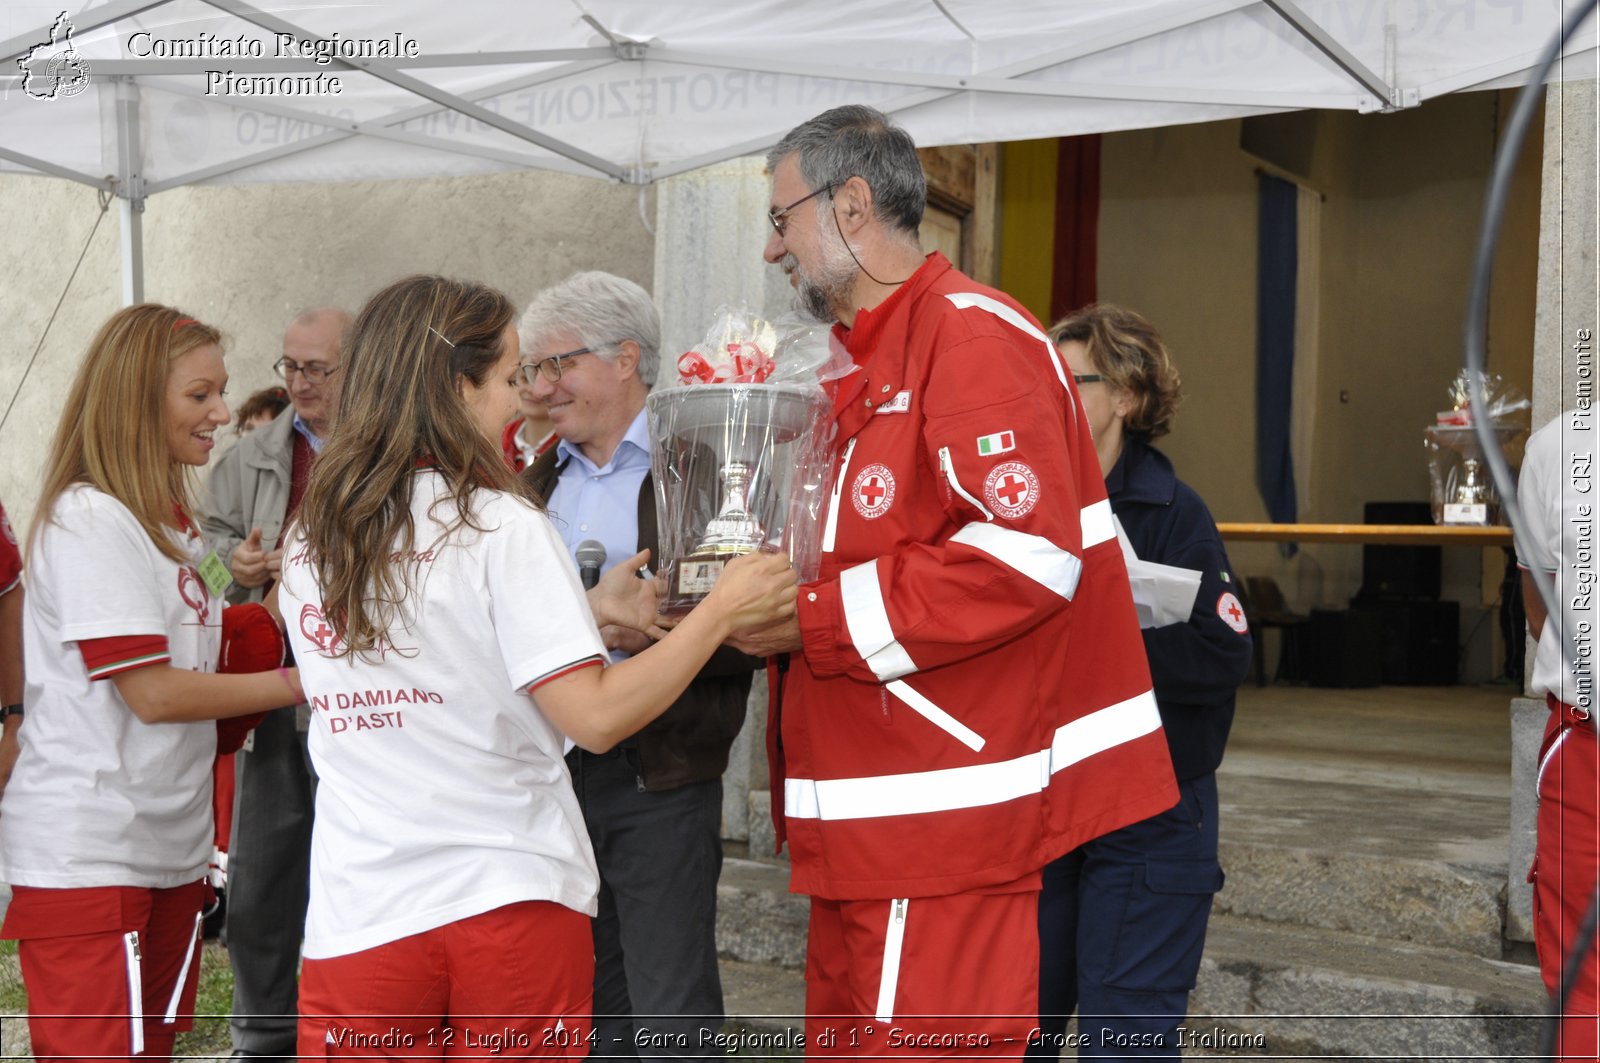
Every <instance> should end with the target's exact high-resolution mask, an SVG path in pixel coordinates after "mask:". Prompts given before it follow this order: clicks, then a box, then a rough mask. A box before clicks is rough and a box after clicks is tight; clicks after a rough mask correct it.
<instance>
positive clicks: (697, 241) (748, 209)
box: [655, 156, 792, 857]
mask: <svg viewBox="0 0 1600 1063" xmlns="http://www.w3.org/2000/svg"><path fill="white" fill-rule="evenodd" d="M768 193H769V182H768V180H767V174H766V164H765V161H764V160H763V159H761V158H760V157H758V156H751V157H747V158H742V159H734V160H732V161H730V162H725V163H719V164H718V165H716V166H708V167H706V168H704V169H700V170H695V171H693V172H692V173H687V174H682V175H680V176H678V177H669V178H667V179H666V180H664V181H662V182H660V184H658V185H657V186H656V263H655V299H656V305H657V306H658V307H660V308H661V372H660V376H659V378H658V380H657V386H670V385H671V384H673V383H674V382H675V381H676V379H677V376H676V371H675V368H674V367H675V365H676V361H677V356H678V355H679V354H682V353H683V352H684V351H686V350H688V349H689V348H690V347H692V346H694V345H695V344H696V343H699V342H700V341H701V340H702V339H704V338H705V332H706V329H707V328H708V327H709V326H710V324H711V322H712V318H713V315H714V314H715V312H716V310H717V308H718V307H719V306H722V305H724V304H729V305H734V306H744V307H747V308H749V309H750V310H752V311H755V312H757V313H759V314H762V315H763V316H766V317H768V318H771V317H774V316H776V315H777V314H780V313H782V312H783V311H785V310H787V309H789V306H790V304H791V301H792V298H791V295H790V290H789V284H788V280H787V279H786V278H785V277H784V274H783V271H782V270H780V269H778V268H777V267H775V266H769V265H767V264H766V263H765V262H763V261H762V259H761V252H762V249H763V248H764V247H765V246H766V243H767V237H768V236H769V235H770V234H771V232H772V229H771V226H770V224H769V223H768V221H767V209H768V207H769V206H770V205H771V204H770V196H769V194H768ZM766 691H767V687H766V682H765V677H763V676H760V675H758V676H757V677H756V682H755V683H754V685H753V687H752V689H751V693H750V707H749V710H748V711H747V714H746V716H745V726H744V729H743V730H742V731H741V732H740V733H739V738H738V739H737V740H736V741H735V742H734V744H733V751H732V754H731V756H730V758H729V762H728V771H727V774H726V775H724V776H723V780H722V787H723V793H722V829H723V837H725V838H729V839H733V840H735V841H747V840H749V838H750V830H751V824H750V811H749V808H750V795H751V793H752V792H756V793H758V794H761V795H764V794H765V793H766V788H767V748H766V722H767V693H766ZM756 826H757V830H758V831H760V829H761V827H762V826H763V825H762V824H757V825H756ZM765 833H766V835H767V837H768V838H769V839H770V836H771V831H770V829H768V830H767V831H766V832H765ZM752 853H753V855H756V856H762V857H765V856H768V855H770V840H769V841H768V843H767V847H766V848H765V849H764V850H763V851H762V852H759V853H756V852H754V847H752Z"/></svg>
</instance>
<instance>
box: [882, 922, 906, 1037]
mask: <svg viewBox="0 0 1600 1063" xmlns="http://www.w3.org/2000/svg"><path fill="white" fill-rule="evenodd" d="M909 907H911V901H910V899H909V898H906V897H902V898H900V899H899V900H894V901H890V902H889V927H888V929H887V930H885V931H884V934H883V974H882V975H881V976H880V977H879V978H878V1021H879V1022H888V1021H889V1020H891V1019H893V1018H894V994H895V991H896V990H897V989H898V988H899V987H900V951H901V949H902V947H903V946H904V944H905V940H906V909H907V908H909Z"/></svg>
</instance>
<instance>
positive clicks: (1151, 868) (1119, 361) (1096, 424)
mask: <svg viewBox="0 0 1600 1063" xmlns="http://www.w3.org/2000/svg"><path fill="white" fill-rule="evenodd" d="M1050 336H1051V338H1052V339H1053V340H1054V341H1055V343H1056V345H1057V346H1058V347H1059V348H1060V350H1061V353H1062V355H1063V356H1064V357H1065V358H1066V360H1067V362H1068V364H1069V365H1070V367H1071V369H1072V374H1073V378H1074V379H1075V381H1076V382H1077V386H1078V394H1079V396H1080V397H1081V399H1082V401H1083V408H1084V410H1085V411H1086V412H1087V414H1088V417H1089V426H1090V428H1091V429H1092V430H1093V432H1094V440H1095V450H1096V452H1097V453H1098V455H1099V458H1100V469H1101V471H1102V472H1103V473H1104V474H1105V478H1106V491H1107V493H1108V494H1109V495H1110V497H1111V508H1112V512H1113V513H1114V514H1115V515H1116V518H1117V522H1118V524H1119V529H1118V530H1119V538H1122V540H1123V553H1124V556H1126V557H1128V559H1129V561H1130V564H1131V563H1132V561H1133V559H1134V558H1138V559H1139V560H1141V561H1146V562H1154V563H1156V564H1160V565H1166V566H1171V567H1173V568H1177V569H1183V570H1187V571H1188V572H1190V573H1192V574H1197V575H1198V583H1199V589H1198V591H1197V592H1196V594H1195V597H1194V602H1193V605H1192V607H1191V608H1190V610H1189V614H1188V616H1187V617H1181V618H1178V619H1176V620H1173V619H1172V618H1171V617H1163V616H1159V615H1157V616H1153V617H1152V616H1151V614H1150V612H1149V611H1148V610H1147V608H1146V606H1145V604H1144V603H1143V602H1142V601H1140V598H1141V595H1140V594H1138V593H1137V586H1136V593H1135V600H1136V601H1138V602H1139V604H1140V610H1139V612H1140V623H1141V624H1142V625H1144V644H1145V652H1146V653H1147V654H1148V655H1149V658H1150V673H1151V677H1152V678H1153V680H1154V685H1155V694H1156V701H1157V703H1158V705H1159V706H1160V710H1161V722H1162V725H1163V727H1164V729H1165V731H1166V735H1167V744H1168V747H1169V748H1170V750H1171V753H1172V766H1173V769H1174V771H1175V773H1176V775H1177V778H1178V788H1179V792H1180V794H1181V795H1182V796H1181V799H1180V800H1179V802H1178V804H1177V805H1176V806H1174V807H1173V808H1172V809H1170V810H1168V811H1166V812H1163V813H1162V814H1160V815H1158V816H1152V817H1151V818H1149V819H1147V820H1144V821H1143V822H1140V823H1135V824H1133V825H1132V826H1129V827H1124V828H1123V829H1121V830H1118V831H1114V832H1112V833H1111V834H1107V835H1105V836H1103V837H1100V838H1096V839H1095V840H1094V841H1091V842H1089V843H1087V844H1085V845H1083V846H1081V847H1079V848H1077V849H1075V850H1073V851H1072V852H1070V853H1068V854H1067V855H1066V856H1063V857H1061V858H1060V859H1059V860H1057V861H1055V862H1054V863H1052V864H1050V865H1049V866H1047V867H1046V868H1045V871H1044V892H1043V894H1042V895H1041V897H1040V899H1039V953H1040V976H1039V1013H1040V1016H1041V1019H1040V1031H1041V1035H1042V1036H1041V1037H1040V1039H1039V1040H1037V1041H1036V1042H1035V1044H1034V1045H1032V1046H1031V1047H1030V1049H1029V1055H1030V1056H1035V1057H1047V1058H1054V1057H1055V1056H1056V1055H1057V1054H1058V1053H1059V1051H1060V1049H1061V1047H1062V1046H1063V1045H1064V1044H1065V1030H1066V1021H1067V1016H1069V1015H1070V1014H1072V1012H1073V1011H1074V1010H1077V1012H1078V1027H1079V1034H1078V1038H1077V1041H1076V1047H1077V1051H1078V1055H1079V1057H1080V1058H1102V1059H1103V1058H1113V1059H1114V1058H1137V1059H1151V1058H1174V1059H1175V1058H1177V1057H1178V1055H1179V1051H1178V1049H1179V1047H1180V1045H1181V1043H1182V1041H1181V1034H1180V1032H1179V1027H1180V1026H1181V1025H1182V1023H1183V1021H1184V1015H1185V1013H1186V1011H1187V1010H1188V995H1189V991H1190V990H1191V989H1192V988H1193V987H1194V984H1195V976H1196V974H1197V973H1198V972H1199V969H1200V954H1201V951H1202V949H1203V947H1204V945H1205V934H1206V919H1207V917H1208V916H1209V914H1210V911H1211V898H1212V895H1213V894H1215V893H1216V891H1217V890H1219V889H1221V888H1222V879H1223V876H1222V867H1221V865H1220V864H1219V863H1218V861H1217V779H1216V770H1217V766H1218V765H1219V764H1220V763H1221V762H1222V752H1223V747H1224V745H1225V744H1226V743H1227V740H1228V728H1229V726H1230V725H1231V724H1232V722H1233V706H1234V692H1235V691H1236V690H1237V689H1238V687H1239V684H1240V683H1241V682H1243V681H1244V678H1245V676H1246V675H1247V674H1248V672H1249V668H1250V652H1251V643H1250V633H1249V628H1248V626H1247V625H1246V623H1245V619H1244V611H1243V609H1242V607H1241V606H1240V604H1239V598H1238V595H1237V588H1236V584H1235V580H1234V576H1233V571H1232V568H1231V566H1230V565H1229V564H1228V556H1227V554H1226V553H1225V552H1224V551H1223V548H1222V539H1221V538H1220V537H1219V536H1218V534H1217V526H1216V523H1215V522H1214V521H1213V520H1212V519H1211V513H1210V511H1209V510H1207V509H1206V504H1205V503H1204V502H1202V501H1201V500H1200V496H1199V495H1197V494H1195V493H1194V491H1193V490H1192V489H1191V488H1190V487H1189V486H1188V485H1187V484H1185V483H1184V482H1183V481H1181V480H1179V479H1178V478H1177V476H1176V475H1175V474H1174V472H1173V470H1172V462H1171V461H1169V460H1168V459H1167V457H1166V455H1164V454H1162V453H1161V452H1160V451H1159V450H1157V449H1155V447H1153V446H1151V441H1152V440H1154V439H1157V438H1159V437H1160V436H1162V435H1165V434H1166V433H1167V431H1168V430H1169V429H1170V428H1171V425H1172V420H1173V415H1174V413H1175V412H1176V409H1177V405H1178V392H1179V379H1178V371H1177V369H1176V368H1175V367H1174V366H1173V364H1172V359H1171V357H1170V356H1169V355H1168V353H1167V348H1166V345H1165V344H1164V343H1163V342H1162V340H1161V336H1160V334H1159V333H1158V332H1157V331H1156V329H1155V327H1154V326H1153V325H1151V324H1150V322H1148V321H1146V320H1145V319H1144V318H1143V317H1141V316H1140V315H1138V314H1136V313H1134V312H1133V311H1131V310H1124V309H1122V308H1119V307H1115V306H1109V305H1104V304H1102V305H1096V306H1091V307H1088V308H1087V309H1084V310H1081V311H1079V312H1078V313H1076V314H1073V315H1072V316H1070V317H1067V318H1065V319H1064V320H1062V321H1060V322H1058V323H1057V324H1056V325H1055V326H1054V327H1053V328H1052V329H1051V330H1050ZM1194 578H1195V576H1194V575H1190V576H1188V577H1187V579H1188V580H1189V581H1191V582H1192V581H1193V580H1194Z"/></svg>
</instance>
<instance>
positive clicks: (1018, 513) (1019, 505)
mask: <svg viewBox="0 0 1600 1063" xmlns="http://www.w3.org/2000/svg"><path fill="white" fill-rule="evenodd" d="M983 497H984V499H985V500H986V501H987V502H988V503H989V508H990V509H992V510H994V511H995V512H996V513H998V514H1000V515H1001V516H1002V517H1010V518H1012V519H1013V520H1015V519H1016V518H1017V517H1026V516H1027V515H1028V514H1029V513H1032V512H1033V507H1034V506H1036V505H1038V504H1039V477H1038V476H1036V475H1034V471H1033V470H1032V469H1030V468H1029V467H1028V466H1027V465H1025V464H1023V463H1022V462H1020V461H1006V462H1001V463H1000V464H999V465H996V466H995V467H994V468H992V469H990V470H989V475H988V476H987V477H986V478H985V479H984V481H983Z"/></svg>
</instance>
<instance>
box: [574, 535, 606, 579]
mask: <svg viewBox="0 0 1600 1063" xmlns="http://www.w3.org/2000/svg"><path fill="white" fill-rule="evenodd" d="M573 556H575V557H576V558H577V559H578V579H580V580H581V581H582V582H583V589H584V590H589V589H591V588H592V587H593V586H594V585H595V584H596V583H599V582H600V566H601V565H603V564H605V563H606V544H605V543H603V542H601V541H600V540H598V539H585V540H584V541H583V542H581V543H579V544H578V549H577V550H576V551H574V554H573Z"/></svg>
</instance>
